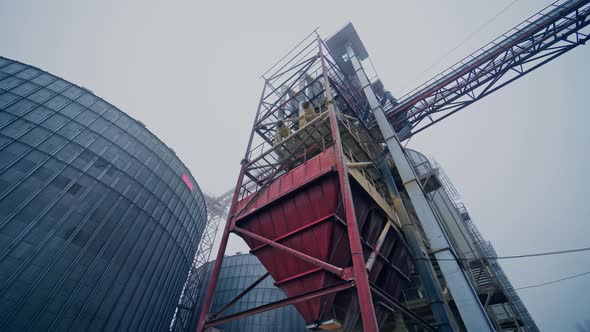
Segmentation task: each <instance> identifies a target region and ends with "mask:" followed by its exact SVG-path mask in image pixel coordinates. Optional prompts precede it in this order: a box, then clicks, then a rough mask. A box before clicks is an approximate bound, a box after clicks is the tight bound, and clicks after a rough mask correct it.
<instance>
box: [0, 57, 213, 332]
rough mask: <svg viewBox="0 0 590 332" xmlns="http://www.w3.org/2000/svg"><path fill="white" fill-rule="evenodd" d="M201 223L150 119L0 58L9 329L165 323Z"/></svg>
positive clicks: (196, 201)
mask: <svg viewBox="0 0 590 332" xmlns="http://www.w3.org/2000/svg"><path fill="white" fill-rule="evenodd" d="M205 223H206V208H205V202H204V199H203V196H202V193H201V191H200V189H199V188H198V186H197V184H196V182H195V180H194V178H193V177H192V176H191V174H190V172H189V171H188V169H187V168H186V167H185V166H184V164H183V163H182V162H181V161H180V160H179V159H178V158H177V157H176V155H175V153H174V152H173V151H172V150H171V149H170V148H168V147H167V146H166V145H164V144H163V143H162V142H161V141H160V140H159V139H158V138H156V137H155V136H154V135H153V134H152V133H151V132H150V131H148V130H147V129H146V128H145V126H144V125H143V124H141V123H140V122H138V121H136V120H134V119H132V118H130V117H129V116H127V115H126V114H125V113H123V112H122V111H120V110H119V109H117V108H116V107H114V106H113V105H111V104H109V103H107V102H106V101H104V100H102V99H101V98H99V97H97V96H95V95H94V94H93V93H91V92H90V91H88V90H86V89H84V88H81V87H78V86H76V85H74V84H72V83H69V82H67V81H65V80H63V79H60V78H58V77H56V76H53V75H51V74H49V73H46V72H44V71H42V70H39V69H37V68H34V67H31V66H28V65H25V64H22V63H19V62H16V61H12V60H9V59H6V58H2V57H0V330H1V331H68V330H69V331H98V330H108V331H114V330H119V331H140V330H141V331H163V330H165V329H167V328H168V326H169V324H170V319H171V318H172V314H173V311H174V308H175V305H176V303H177V300H178V296H179V295H180V291H181V288H182V286H183V282H184V281H185V278H186V275H187V272H188V270H189V266H190V264H191V261H192V258H193V255H194V253H195V250H196V248H197V244H198V242H199V239H200V236H201V233H202V231H203V228H204V225H205Z"/></svg>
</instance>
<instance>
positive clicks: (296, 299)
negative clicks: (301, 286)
mask: <svg viewBox="0 0 590 332" xmlns="http://www.w3.org/2000/svg"><path fill="white" fill-rule="evenodd" d="M352 287H354V281H353V280H349V281H345V282H343V283H341V284H337V285H334V286H330V287H325V288H322V289H319V290H316V291H311V292H308V293H304V294H301V295H297V296H293V297H290V298H286V299H284V300H280V301H276V302H272V303H269V304H265V305H261V306H259V307H256V308H252V309H249V310H245V311H242V312H238V313H235V314H232V315H229V316H226V317H222V318H219V319H214V320H212V321H209V322H206V323H205V328H208V327H212V326H217V325H221V324H224V323H227V322H231V321H233V320H236V319H240V318H244V317H248V316H252V315H256V314H260V313H263V312H266V311H269V310H273V309H278V308H281V307H284V306H287V305H290V304H295V303H299V302H303V301H307V300H311V299H314V298H316V297H320V296H324V295H328V294H332V293H337V292H341V291H343V290H346V289H349V288H352Z"/></svg>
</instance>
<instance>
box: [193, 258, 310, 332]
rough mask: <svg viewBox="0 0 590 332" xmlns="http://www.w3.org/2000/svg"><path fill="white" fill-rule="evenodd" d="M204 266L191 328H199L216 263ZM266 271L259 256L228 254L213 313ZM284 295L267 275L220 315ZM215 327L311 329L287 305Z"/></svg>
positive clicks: (262, 331) (251, 331)
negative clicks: (202, 280)
mask: <svg viewBox="0 0 590 332" xmlns="http://www.w3.org/2000/svg"><path fill="white" fill-rule="evenodd" d="M205 268H206V269H207V270H206V271H205V277H206V278H207V279H206V281H205V282H203V284H202V287H201V288H200V289H199V293H198V299H199V303H197V310H196V311H195V315H194V316H193V319H192V327H191V328H192V329H191V331H193V330H196V327H197V322H198V318H199V313H200V311H201V306H202V301H203V300H204V297H205V291H206V289H207V285H208V284H209V277H210V275H211V270H212V269H213V262H209V263H208V264H207V265H206V266H205ZM265 273H266V269H265V268H264V266H263V265H262V264H261V263H260V262H259V261H258V258H256V256H254V255H251V254H237V255H234V256H226V257H224V259H223V265H222V267H221V273H220V274H219V279H218V282H217V289H216V290H215V297H214V299H213V305H212V312H215V311H217V310H218V309H219V308H221V307H222V306H223V305H224V304H226V303H228V302H229V301H230V300H231V299H233V298H234V297H235V296H236V295H238V294H239V293H240V292H242V291H243V290H244V289H246V288H247V287H248V286H250V285H251V284H252V283H253V282H254V281H256V280H257V279H258V278H260V277H261V276H262V275H264V274H265ZM284 298H285V294H284V293H283V291H281V290H280V289H279V288H277V287H275V286H274V280H273V279H272V277H271V276H268V277H267V278H266V279H265V280H264V281H263V282H261V283H260V284H258V285H257V286H256V287H255V288H254V289H253V290H252V291H251V292H249V293H248V294H247V295H246V296H244V297H243V298H242V299H241V300H240V301H239V302H237V303H236V304H234V305H233V306H232V307H230V308H229V309H228V310H227V311H224V312H223V314H222V315H221V316H225V315H229V314H233V313H237V312H240V311H244V310H246V309H250V308H254V307H257V306H260V305H263V304H267V303H270V302H274V301H278V300H281V299H284ZM216 328H218V329H220V330H222V331H224V332H233V331H240V332H276V331H281V332H308V331H309V330H307V329H306V328H305V321H304V320H303V318H302V317H301V316H300V315H299V313H298V312H297V310H295V307H293V306H291V305H290V306H286V307H282V308H279V309H276V310H271V311H267V312H264V313H261V314H258V315H255V316H250V317H247V318H243V319H240V320H235V321H232V322H229V323H226V324H223V325H220V326H216Z"/></svg>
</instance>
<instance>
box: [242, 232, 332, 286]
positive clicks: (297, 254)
mask: <svg viewBox="0 0 590 332" xmlns="http://www.w3.org/2000/svg"><path fill="white" fill-rule="evenodd" d="M233 231H234V232H236V233H240V234H242V235H245V236H247V237H250V238H252V239H254V240H256V241H260V242H262V243H264V244H267V245H269V246H271V247H273V248H276V249H278V250H282V251H284V252H286V253H288V254H290V255H293V256H295V257H297V258H299V259H301V260H304V261H306V262H308V263H310V264H313V265H315V266H319V267H321V268H322V269H324V270H326V271H328V272H332V273H334V274H335V275H337V276H341V275H342V271H343V270H342V269H341V268H339V267H338V266H334V265H332V264H329V263H326V262H324V261H322V260H320V259H317V258H315V257H312V256H309V255H307V254H304V253H302V252H300V251H297V250H295V249H292V248H289V247H287V246H285V245H282V244H280V243H277V242H275V241H273V240H269V239H267V238H265V237H263V236H260V235H258V234H255V233H252V232H250V231H247V230H245V229H243V228H240V227H237V226H234V228H233Z"/></svg>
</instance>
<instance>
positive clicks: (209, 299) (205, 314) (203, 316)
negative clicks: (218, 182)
mask: <svg viewBox="0 0 590 332" xmlns="http://www.w3.org/2000/svg"><path fill="white" fill-rule="evenodd" d="M266 87H267V84H264V88H263V89H262V93H261V95H260V102H259V103H258V108H257V109H256V115H255V117H254V123H253V125H252V131H251V132H250V138H249V140H248V146H247V147H246V154H245V155H244V159H243V160H242V167H241V168H240V174H239V175H238V181H237V184H236V189H234V196H233V198H232V201H231V206H230V208H229V213H228V216H227V222H226V223H225V228H224V229H223V235H222V237H221V243H220V245H219V250H218V251H217V258H216V259H215V264H214V265H213V271H211V279H210V281H209V284H208V285H207V291H206V292H205V301H204V302H203V307H202V308H201V313H200V314H199V323H198V325H197V332H204V327H205V321H206V320H207V319H208V318H209V314H210V311H211V304H213V295H214V294H215V287H217V278H219V273H220V272H221V263H222V262H223V256H224V254H225V250H226V249H227V240H228V238H229V233H230V232H231V231H232V228H233V226H234V223H235V214H236V213H235V212H236V209H237V206H238V197H239V196H240V188H241V186H242V183H243V181H244V175H245V172H246V170H245V167H246V164H247V162H246V161H247V160H248V154H249V153H250V149H251V148H252V141H253V140H254V132H255V129H254V128H255V127H256V124H257V122H258V116H259V115H260V109H261V108H262V99H263V97H264V92H265V91H266Z"/></svg>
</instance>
